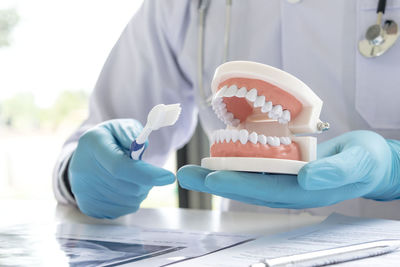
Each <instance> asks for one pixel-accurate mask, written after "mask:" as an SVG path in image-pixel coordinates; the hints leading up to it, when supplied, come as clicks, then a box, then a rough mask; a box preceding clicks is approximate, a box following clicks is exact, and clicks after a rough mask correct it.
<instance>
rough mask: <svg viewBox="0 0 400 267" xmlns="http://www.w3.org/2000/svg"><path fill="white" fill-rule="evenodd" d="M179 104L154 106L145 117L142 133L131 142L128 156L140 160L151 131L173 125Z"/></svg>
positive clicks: (177, 115) (177, 114)
mask: <svg viewBox="0 0 400 267" xmlns="http://www.w3.org/2000/svg"><path fill="white" fill-rule="evenodd" d="M181 110H182V108H181V104H180V103H178V104H171V105H164V104H159V105H157V106H154V107H153V108H152V109H151V110H150V112H149V115H147V122H146V125H145V126H144V128H143V130H142V132H141V133H140V134H139V136H138V137H136V139H135V140H134V141H133V142H132V144H131V149H130V155H131V158H132V159H134V160H141V159H142V155H143V152H144V150H145V149H146V147H145V145H144V144H145V142H146V140H147V138H148V137H149V135H150V133H151V132H152V131H155V130H158V129H160V128H161V127H165V126H171V125H174V124H175V122H176V121H177V120H178V118H179V115H180V114H181Z"/></svg>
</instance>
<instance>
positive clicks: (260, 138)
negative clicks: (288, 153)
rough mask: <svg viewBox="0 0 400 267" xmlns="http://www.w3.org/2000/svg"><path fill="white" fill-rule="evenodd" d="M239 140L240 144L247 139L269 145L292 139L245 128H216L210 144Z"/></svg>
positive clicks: (287, 143)
mask: <svg viewBox="0 0 400 267" xmlns="http://www.w3.org/2000/svg"><path fill="white" fill-rule="evenodd" d="M238 140H239V141H240V142H241V143H242V144H246V143H247V141H250V142H252V143H253V144H256V143H257V142H258V143H260V144H262V145H266V144H268V145H270V146H280V145H281V144H282V145H289V144H290V143H291V142H292V140H290V137H287V136H282V137H277V136H265V135H263V134H257V133H256V132H252V133H250V134H249V132H248V131H247V130H245V129H242V130H240V131H239V130H218V131H215V132H214V133H213V135H212V144H213V143H223V142H224V141H225V142H227V143H229V142H230V141H232V142H233V143H234V142H236V141H238Z"/></svg>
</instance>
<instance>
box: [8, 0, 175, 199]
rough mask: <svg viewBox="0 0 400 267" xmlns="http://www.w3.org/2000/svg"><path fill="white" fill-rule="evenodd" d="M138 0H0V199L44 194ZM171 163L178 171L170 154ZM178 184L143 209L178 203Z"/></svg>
mask: <svg viewBox="0 0 400 267" xmlns="http://www.w3.org/2000/svg"><path fill="white" fill-rule="evenodd" d="M141 4H142V1H139V0H135V1H132V0H114V1H104V0H85V1H78V0H70V1H61V0H35V1H32V0H1V1H0V199H4V198H13V199H41V200H43V199H45V200H48V201H49V202H51V201H52V202H55V199H54V197H53V193H52V188H51V176H52V170H53V166H54V163H55V161H56V158H57V156H58V154H59V152H60V149H61V146H62V144H63V142H64V141H65V139H66V138H67V137H68V135H70V134H71V133H72V132H73V131H74V130H75V128H76V127H77V126H78V125H79V124H80V123H81V122H82V121H83V120H84V119H85V118H86V116H87V103H88V96H89V95H90V92H91V91H92V89H93V87H94V85H95V83H96V80H97V78H98V75H99V73H100V70H101V68H102V66H103V64H104V62H105V60H106V58H107V56H108V53H109V52H110V50H111V48H112V47H113V45H114V44H115V42H116V41H117V39H118V37H119V36H120V34H121V32H122V30H123V29H124V27H125V25H126V24H127V23H128V21H129V20H130V18H131V17H132V16H133V15H134V14H135V12H136V11H137V10H138V9H139V7H140V5H141ZM165 168H167V169H170V170H171V171H175V170H176V155H175V153H173V154H171V155H170V157H169V161H168V162H167V164H166V166H165ZM177 195H178V194H177V186H176V185H171V186H166V187H159V188H156V189H155V190H152V191H151V193H150V196H149V197H148V198H147V200H146V201H145V203H144V204H143V206H144V207H160V206H167V207H176V206H177V205H178V197H177Z"/></svg>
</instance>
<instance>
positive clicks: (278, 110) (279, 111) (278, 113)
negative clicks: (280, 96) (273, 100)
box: [272, 105, 283, 118]
mask: <svg viewBox="0 0 400 267" xmlns="http://www.w3.org/2000/svg"><path fill="white" fill-rule="evenodd" d="M272 113H274V114H275V116H276V117H278V118H279V117H281V116H282V113H283V109H282V106H281V105H276V106H274V107H273V108H272Z"/></svg>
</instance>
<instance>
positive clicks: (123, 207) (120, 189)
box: [68, 105, 180, 219]
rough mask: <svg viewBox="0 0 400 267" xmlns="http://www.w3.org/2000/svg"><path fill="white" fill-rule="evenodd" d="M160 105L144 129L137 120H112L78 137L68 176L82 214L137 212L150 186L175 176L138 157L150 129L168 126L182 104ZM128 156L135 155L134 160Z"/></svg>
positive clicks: (168, 181) (113, 215) (110, 216)
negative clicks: (138, 148)
mask: <svg viewBox="0 0 400 267" xmlns="http://www.w3.org/2000/svg"><path fill="white" fill-rule="evenodd" d="M159 106H162V107H161V109H160V108H158V110H155V108H153V110H152V111H151V112H150V114H149V116H148V122H147V124H146V127H145V130H144V129H143V127H142V125H141V124H140V122H138V121H136V120H132V119H116V120H110V121H106V122H104V123H102V124H100V125H98V126H96V127H94V128H93V129H91V130H89V131H88V132H86V133H85V134H84V135H83V136H82V137H81V138H80V139H79V143H78V147H77V149H76V150H75V152H74V154H73V156H72V158H71V161H70V164H69V168H68V177H69V181H70V185H71V190H72V193H73V194H74V196H75V199H76V202H77V204H78V207H79V209H80V210H81V211H82V212H83V213H85V214H86V215H89V216H92V217H96V218H108V219H113V218H117V217H119V216H122V215H125V214H128V213H132V212H135V211H137V210H138V209H139V206H140V204H141V203H142V201H143V200H144V199H145V198H146V196H147V194H148V192H149V191H150V189H151V188H152V187H153V186H162V185H167V184H171V183H173V182H174V181H175V176H174V174H173V173H171V172H169V171H167V170H165V169H163V168H159V167H156V166H153V165H151V164H148V163H146V162H144V161H142V160H139V159H141V155H142V154H143V152H144V149H145V148H146V146H147V144H146V143H144V142H145V141H146V140H147V136H148V134H150V132H151V131H152V130H157V129H158V128H160V127H164V126H168V125H172V124H173V123H175V121H176V120H177V118H178V116H179V114H180V107H176V106H175V107H173V108H172V111H171V106H173V105H167V106H165V105H159ZM156 107H158V106H156ZM168 107H170V112H169V113H168V111H167V110H166V109H167V108H168ZM154 110H155V111H154ZM156 113H158V114H156ZM160 114H161V115H160ZM168 115H170V116H168ZM174 116H175V117H174ZM168 117H172V119H169V120H168ZM167 123H170V124H167ZM132 142H134V143H133V144H136V145H132ZM134 147H140V150H139V153H135V152H133V151H130V149H132V148H134ZM132 152H133V153H132ZM131 155H133V156H135V157H136V156H137V157H136V158H135V159H132V158H131V157H130V156H131Z"/></svg>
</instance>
